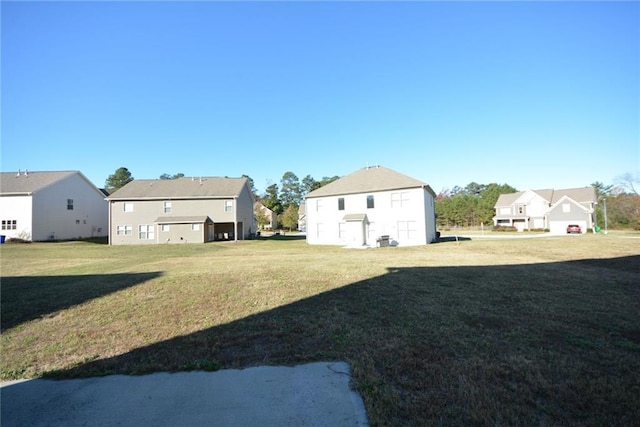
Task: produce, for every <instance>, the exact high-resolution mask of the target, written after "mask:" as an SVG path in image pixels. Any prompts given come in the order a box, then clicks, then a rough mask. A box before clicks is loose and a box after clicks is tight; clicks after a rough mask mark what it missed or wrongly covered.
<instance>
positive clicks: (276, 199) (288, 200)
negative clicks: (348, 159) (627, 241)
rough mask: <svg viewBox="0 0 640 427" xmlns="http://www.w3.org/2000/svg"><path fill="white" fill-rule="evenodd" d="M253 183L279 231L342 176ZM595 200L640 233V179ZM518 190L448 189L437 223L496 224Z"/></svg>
mask: <svg viewBox="0 0 640 427" xmlns="http://www.w3.org/2000/svg"><path fill="white" fill-rule="evenodd" d="M242 176H243V177H245V178H247V179H248V181H249V186H250V188H251V192H252V194H253V197H254V200H256V201H259V202H260V203H262V204H263V205H264V206H266V207H267V208H269V209H271V210H272V211H273V212H275V213H276V215H278V225H279V227H283V228H288V229H295V228H296V227H297V223H298V209H299V207H300V204H301V203H302V202H304V197H305V196H306V195H307V194H308V193H310V192H311V191H313V190H316V189H318V188H320V187H322V186H324V185H327V184H329V183H331V182H333V181H335V180H337V179H339V178H340V177H339V176H331V177H329V176H324V177H322V178H321V179H319V180H316V179H315V178H313V177H312V176H311V175H306V176H305V177H304V178H302V179H299V178H298V176H297V175H296V174H295V173H293V172H291V171H287V172H285V173H284V174H283V175H282V178H281V179H280V181H279V183H273V184H271V185H269V186H268V187H267V188H266V189H265V191H264V192H263V193H262V194H259V193H258V191H257V189H256V187H255V184H254V182H253V179H252V178H251V177H250V176H249V175H242ZM181 177H184V174H183V173H177V174H173V175H170V174H167V173H164V174H162V175H160V177H159V179H177V178H181ZM133 180H134V178H133V176H132V175H131V172H130V171H129V170H128V169H127V168H124V167H121V168H118V169H117V170H116V171H115V173H114V174H112V175H109V177H108V178H107V180H106V182H105V188H106V190H107V191H109V192H113V191H115V190H117V189H118V188H120V187H122V186H124V185H126V184H127V183H128V182H130V181H133ZM591 186H592V187H593V188H594V189H595V192H596V198H597V203H598V204H597V207H596V223H597V224H598V225H600V227H601V228H603V226H604V224H605V206H606V222H607V226H608V228H610V229H636V230H640V194H638V189H639V188H640V177H638V176H634V175H632V174H625V175H622V176H620V177H618V178H616V184H615V185H605V184H603V183H601V182H597V181H596V182H594V183H593V184H591ZM516 191H517V190H516V189H515V188H514V187H512V186H510V185H508V184H496V183H491V184H478V183H476V182H471V183H469V184H468V185H466V186H465V187H458V186H456V187H453V188H452V189H451V190H448V189H445V190H442V191H440V192H439V193H438V194H437V195H436V201H435V211H436V225H437V227H438V228H439V229H443V228H452V227H479V226H481V225H484V226H489V227H490V226H492V225H493V217H494V216H495V208H494V206H495V204H496V202H497V201H498V197H500V195H501V194H509V193H515V192H516ZM256 219H257V221H258V225H259V226H264V225H266V224H267V223H268V222H269V220H268V218H266V216H265V215H264V213H263V212H262V211H259V210H256Z"/></svg>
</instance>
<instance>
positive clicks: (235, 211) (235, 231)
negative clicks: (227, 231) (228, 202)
mask: <svg viewBox="0 0 640 427" xmlns="http://www.w3.org/2000/svg"><path fill="white" fill-rule="evenodd" d="M233 241H234V242H236V243H237V242H238V196H233Z"/></svg>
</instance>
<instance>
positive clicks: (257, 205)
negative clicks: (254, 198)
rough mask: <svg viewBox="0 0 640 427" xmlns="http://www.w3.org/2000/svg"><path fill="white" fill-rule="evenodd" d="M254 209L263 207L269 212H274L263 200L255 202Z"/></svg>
mask: <svg viewBox="0 0 640 427" xmlns="http://www.w3.org/2000/svg"><path fill="white" fill-rule="evenodd" d="M253 209H254V210H255V209H262V210H266V211H269V212H273V211H272V210H271V209H269V208H268V207H266V206H265V205H264V204H262V203H261V202H255V203H254V204H253Z"/></svg>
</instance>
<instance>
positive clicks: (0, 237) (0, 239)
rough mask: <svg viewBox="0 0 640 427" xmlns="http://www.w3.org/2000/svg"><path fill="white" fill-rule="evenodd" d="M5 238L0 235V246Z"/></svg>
mask: <svg viewBox="0 0 640 427" xmlns="http://www.w3.org/2000/svg"><path fill="white" fill-rule="evenodd" d="M4 238H5V236H4V235H2V234H0V245H1V244H3V243H4Z"/></svg>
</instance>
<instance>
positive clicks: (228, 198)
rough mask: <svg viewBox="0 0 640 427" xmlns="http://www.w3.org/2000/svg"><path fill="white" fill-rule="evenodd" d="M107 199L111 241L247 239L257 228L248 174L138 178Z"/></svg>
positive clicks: (146, 242) (142, 242)
mask: <svg viewBox="0 0 640 427" xmlns="http://www.w3.org/2000/svg"><path fill="white" fill-rule="evenodd" d="M107 201H108V202H109V244H111V245H133V244H137V245H140V244H157V243H204V242H210V241H214V240H243V239H246V238H249V237H251V236H252V235H253V234H254V233H255V232H256V224H255V218H254V213H253V203H254V201H253V196H252V195H251V190H250V188H249V181H248V180H247V178H226V177H225V178H222V177H206V178H186V177H183V178H178V179H164V180H163V179H141V180H134V181H131V182H129V183H128V184H127V185H125V186H124V187H122V188H120V189H119V190H118V191H116V192H114V193H113V194H111V195H110V196H109V197H108V198H107Z"/></svg>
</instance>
